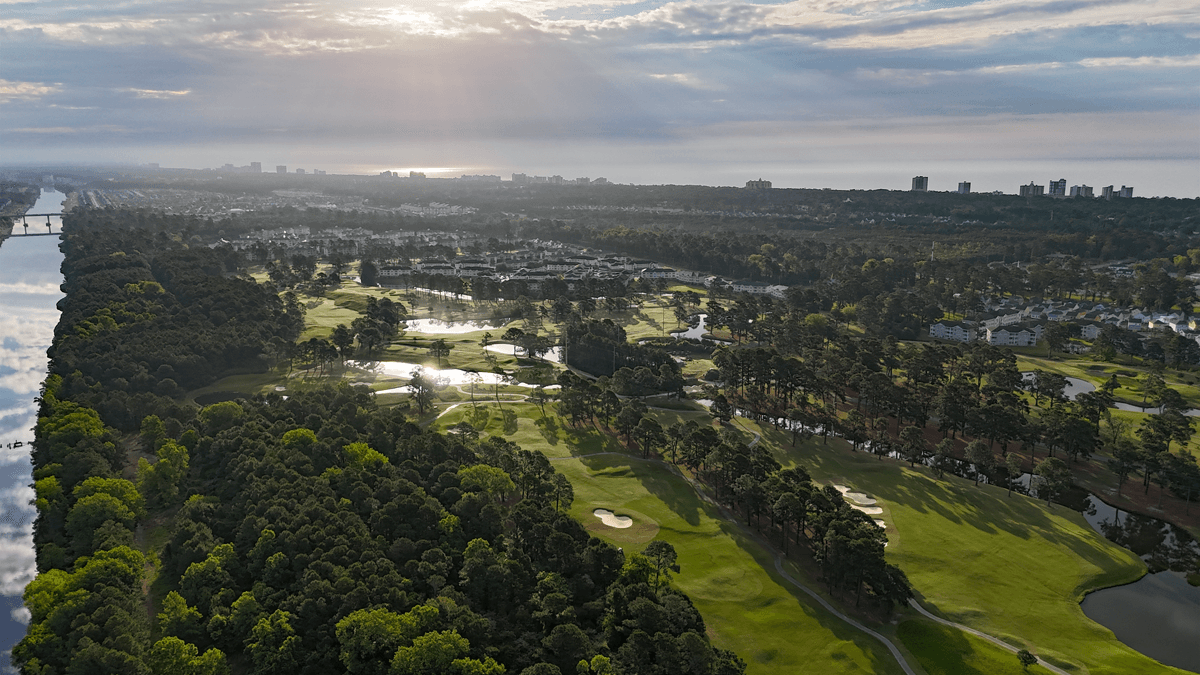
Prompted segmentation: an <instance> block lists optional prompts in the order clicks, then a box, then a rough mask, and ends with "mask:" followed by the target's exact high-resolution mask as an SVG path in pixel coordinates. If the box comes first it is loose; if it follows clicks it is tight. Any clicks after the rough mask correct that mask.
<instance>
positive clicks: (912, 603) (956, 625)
mask: <svg viewBox="0 0 1200 675" xmlns="http://www.w3.org/2000/svg"><path fill="white" fill-rule="evenodd" d="M908 604H909V606H910V607H912V608H913V609H915V610H917V611H918V612H920V613H921V616H924V617H925V618H927V619H932V620H934V621H936V622H938V623H940V624H942V625H943V626H950V627H951V628H957V629H959V630H961V631H965V632H967V633H970V634H971V635H974V636H975V637H979V638H983V639H984V640H987V641H988V642H990V643H992V644H994V645H996V646H997V647H1003V648H1004V649H1006V650H1008V651H1010V652H1012V653H1013V654H1016V653H1017V652H1018V651H1020V650H1019V649H1018V648H1017V647H1014V646H1012V645H1010V644H1008V643H1007V642H1005V641H1003V640H1001V639H999V638H994V637H992V636H991V635H988V634H987V633H984V632H983V631H978V630H975V629H974V628H971V627H969V626H964V625H962V624H961V623H954V622H953V621H949V620H947V619H943V618H941V617H939V616H934V615H933V614H930V613H929V611H928V610H926V609H925V608H924V607H922V606H921V605H920V603H918V602H917V601H916V600H912V599H910V600H909V601H908ZM1038 664H1039V665H1041V666H1042V667H1043V668H1045V669H1046V670H1049V671H1050V672H1052V673H1057V675H1071V674H1070V673H1068V672H1067V671H1065V670H1063V669H1062V668H1056V667H1054V666H1052V665H1050V664H1049V663H1046V662H1045V661H1043V660H1041V659H1038Z"/></svg>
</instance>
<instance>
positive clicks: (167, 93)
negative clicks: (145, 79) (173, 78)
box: [125, 87, 192, 99]
mask: <svg viewBox="0 0 1200 675" xmlns="http://www.w3.org/2000/svg"><path fill="white" fill-rule="evenodd" d="M125 91H128V92H132V93H133V95H134V96H136V97H138V98H157V99H172V98H178V97H180V96H187V95H188V94H190V93H192V90H191V89H180V90H178V91H172V90H170V89H137V88H133V87H130V88H129V89H126V90H125Z"/></svg>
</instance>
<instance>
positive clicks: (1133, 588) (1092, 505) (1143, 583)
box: [1081, 495, 1200, 672]
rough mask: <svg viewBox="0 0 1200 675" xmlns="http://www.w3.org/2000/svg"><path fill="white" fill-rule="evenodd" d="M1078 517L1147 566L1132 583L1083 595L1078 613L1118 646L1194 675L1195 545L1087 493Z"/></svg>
mask: <svg viewBox="0 0 1200 675" xmlns="http://www.w3.org/2000/svg"><path fill="white" fill-rule="evenodd" d="M1083 517H1084V518H1085V519H1087V521H1088V523H1089V524H1090V525H1091V526H1092V527H1093V528H1095V530H1096V531H1097V532H1099V533H1100V534H1103V535H1104V537H1105V538H1107V539H1108V540H1110V541H1112V542H1115V543H1117V544H1120V545H1121V546H1124V547H1125V548H1127V549H1129V550H1131V551H1133V552H1134V553H1136V554H1138V555H1139V556H1141V558H1142V560H1144V561H1145V562H1146V565H1147V566H1148V567H1149V568H1150V571H1151V574H1147V575H1146V576H1144V577H1142V578H1141V579H1139V580H1138V581H1136V582H1134V583H1132V584H1126V585H1124V586H1117V587H1115V588H1106V589H1103V590H1100V591H1096V592H1094V593H1090V594H1088V596H1087V597H1086V598H1084V601H1083V603H1082V605H1081V606H1082V608H1083V612H1084V614H1086V615H1087V616H1088V617H1089V618H1091V619H1092V620H1093V621H1095V622H1097V623H1099V624H1101V625H1103V626H1105V627H1107V628H1108V629H1109V630H1111V631H1112V632H1113V633H1114V634H1115V635H1116V636H1117V639H1119V640H1120V641H1121V642H1124V643H1125V644H1127V645H1129V646H1130V647H1132V648H1134V649H1136V650H1138V651H1139V652H1141V653H1143V654H1145V655H1147V656H1149V657H1151V658H1153V659H1156V660H1158V661H1161V662H1162V663H1165V664H1168V665H1172V666H1176V667H1178V668H1185V669H1188V670H1193V671H1198V672H1200V649H1197V647H1196V646H1197V645H1200V588H1197V587H1196V586H1192V585H1191V584H1189V583H1188V582H1187V580H1186V578H1185V574H1187V573H1192V572H1196V571H1197V565H1198V564H1200V543H1198V542H1197V541H1196V539H1195V538H1194V537H1192V535H1191V534H1189V533H1188V532H1187V530H1184V529H1183V528H1180V527H1176V526H1175V525H1172V524H1170V523H1168V522H1166V521H1162V520H1159V519H1157V518H1151V517H1149V516H1143V515H1139V514H1136V513H1129V512H1127V511H1122V510H1120V509H1118V508H1116V507H1113V506H1110V505H1108V504H1105V503H1104V502H1103V501H1101V500H1100V499H1098V498H1097V497H1096V496H1095V495H1088V496H1087V498H1086V500H1085V501H1084V504H1083Z"/></svg>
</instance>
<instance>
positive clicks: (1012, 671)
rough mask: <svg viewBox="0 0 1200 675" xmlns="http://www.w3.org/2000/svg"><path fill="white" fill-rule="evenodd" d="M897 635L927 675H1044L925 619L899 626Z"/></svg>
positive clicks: (1010, 655)
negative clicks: (1026, 674)
mask: <svg viewBox="0 0 1200 675" xmlns="http://www.w3.org/2000/svg"><path fill="white" fill-rule="evenodd" d="M896 634H897V636H898V637H899V638H900V639H901V640H902V641H903V642H904V646H905V647H907V648H908V651H909V652H911V653H912V654H913V655H914V656H916V657H917V661H919V662H920V664H921V667H922V668H924V669H925V671H926V672H928V673H929V675H1024V673H1029V674H1030V675H1046V674H1047V673H1049V672H1050V671H1048V670H1046V669H1045V668H1043V667H1042V666H1040V665H1036V666H1031V667H1030V668H1029V669H1028V670H1026V669H1023V668H1022V667H1021V664H1020V662H1019V661H1017V655H1016V654H1013V653H1012V652H1008V651H1005V650H1003V649H1001V648H999V647H997V646H996V645H994V644H991V643H990V642H988V641H987V640H982V639H980V638H977V637H975V636H974V635H971V634H969V633H964V632H963V631H961V630H958V629H956V628H950V627H949V626H942V625H939V624H936V623H934V622H932V621H928V620H916V619H913V620H909V621H904V622H902V623H901V624H900V626H899V628H897V630H896Z"/></svg>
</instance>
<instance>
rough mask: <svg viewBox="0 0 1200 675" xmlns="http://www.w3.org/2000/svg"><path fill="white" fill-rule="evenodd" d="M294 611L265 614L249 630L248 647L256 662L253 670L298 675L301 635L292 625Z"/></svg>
mask: <svg viewBox="0 0 1200 675" xmlns="http://www.w3.org/2000/svg"><path fill="white" fill-rule="evenodd" d="M291 616H292V615H291V614H289V613H288V612H285V611H283V610H278V609H277V610H275V611H274V612H272V613H271V615H270V616H264V617H263V618H262V619H260V620H259V621H258V623H257V624H255V626H254V629H253V630H251V631H250V637H249V638H248V639H247V640H246V651H247V652H249V654H250V658H251V660H252V661H253V662H254V672H255V673H261V674H262V675H295V673H296V671H297V670H299V666H300V664H299V663H297V661H296V656H297V653H298V652H299V651H300V638H299V637H298V636H297V635H296V631H295V630H293V629H292V625H291Z"/></svg>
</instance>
